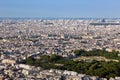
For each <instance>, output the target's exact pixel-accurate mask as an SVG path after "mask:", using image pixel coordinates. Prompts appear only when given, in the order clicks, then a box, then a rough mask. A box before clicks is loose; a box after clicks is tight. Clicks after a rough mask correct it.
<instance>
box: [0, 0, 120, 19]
mask: <svg viewBox="0 0 120 80" xmlns="http://www.w3.org/2000/svg"><path fill="white" fill-rule="evenodd" d="M119 3H120V1H118V0H116V1H115V0H114V1H113V0H75V1H73V0H59V1H58V0H52V1H48V0H40V1H38V0H37V1H34V0H29V1H28V0H11V1H8V0H0V17H63V18H65V17H70V18H120V15H119V14H120V11H118V10H119V8H120V5H119Z"/></svg>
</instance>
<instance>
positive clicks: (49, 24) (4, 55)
mask: <svg viewBox="0 0 120 80" xmlns="http://www.w3.org/2000/svg"><path fill="white" fill-rule="evenodd" d="M97 23H98V25H97ZM106 23H107V24H106ZM109 23H110V24H109ZM111 23H112V24H111ZM114 23H115V25H113V24H114ZM118 23H120V22H119V19H115V20H112V19H105V20H103V19H0V80H107V79H106V78H99V77H97V76H89V75H86V74H80V73H77V72H74V71H67V70H57V69H50V70H44V69H42V68H41V67H35V66H30V65H27V64H22V63H20V62H22V61H23V60H25V59H26V58H27V57H29V56H35V57H36V58H40V56H41V55H51V54H56V55H60V56H62V57H68V58H69V57H75V54H74V52H73V51H74V50H80V49H83V50H86V51H90V50H96V49H99V50H106V51H108V52H112V51H113V50H115V51H118V52H120V25H119V24H118ZM98 59H99V58H98ZM110 80H120V77H119V76H116V77H115V78H110Z"/></svg>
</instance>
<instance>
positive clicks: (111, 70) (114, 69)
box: [26, 50, 120, 78]
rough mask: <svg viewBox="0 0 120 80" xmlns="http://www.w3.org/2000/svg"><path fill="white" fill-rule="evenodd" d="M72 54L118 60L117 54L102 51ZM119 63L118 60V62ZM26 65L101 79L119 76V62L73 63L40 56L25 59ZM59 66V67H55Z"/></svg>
mask: <svg viewBox="0 0 120 80" xmlns="http://www.w3.org/2000/svg"><path fill="white" fill-rule="evenodd" d="M74 53H75V54H76V57H80V56H86V57H87V56H103V57H106V58H108V59H116V60H119V59H120V57H119V56H118V54H119V52H116V51H112V52H107V51H104V50H93V51H85V50H75V51H74ZM119 61H120V60H119ZM26 64H28V65H32V66H37V67H38V66H40V67H42V68H44V69H51V68H53V69H60V70H69V71H76V72H78V73H82V74H87V75H90V76H99V77H103V78H110V77H115V76H120V62H113V61H109V62H106V61H96V60H93V61H90V62H86V61H74V60H73V59H66V58H64V57H62V56H59V55H55V54H52V55H50V56H49V55H42V56H41V57H40V59H35V58H33V57H28V58H27V59H26ZM56 64H59V65H56Z"/></svg>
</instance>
